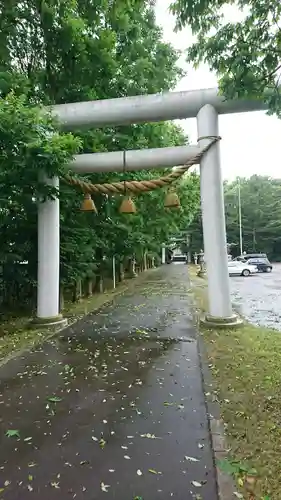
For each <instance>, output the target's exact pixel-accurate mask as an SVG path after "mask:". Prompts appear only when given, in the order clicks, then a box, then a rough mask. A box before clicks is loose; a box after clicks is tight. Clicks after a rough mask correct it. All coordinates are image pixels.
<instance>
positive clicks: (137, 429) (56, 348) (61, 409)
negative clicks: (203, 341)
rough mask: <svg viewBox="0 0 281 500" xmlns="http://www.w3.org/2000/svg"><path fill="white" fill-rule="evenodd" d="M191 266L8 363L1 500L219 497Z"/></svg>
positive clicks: (158, 273) (160, 274)
mask: <svg viewBox="0 0 281 500" xmlns="http://www.w3.org/2000/svg"><path fill="white" fill-rule="evenodd" d="M188 290H189V284H188V276H187V266H185V265H181V266H163V268H160V269H157V270H155V271H153V272H152V274H149V273H148V275H147V279H145V280H144V282H142V283H141V284H139V285H137V284H136V285H135V287H134V290H133V291H127V292H126V293H125V294H124V295H122V296H119V297H118V298H116V299H115V300H114V302H113V303H112V304H109V305H106V306H104V307H103V308H102V309H101V310H100V311H99V312H96V313H93V314H90V315H88V316H86V317H85V318H83V319H82V320H81V321H78V322H77V323H76V324H74V325H73V326H70V327H69V328H67V329H65V330H64V331H63V333H62V334H61V336H60V337H55V338H54V339H52V340H51V341H49V342H46V343H45V344H43V345H42V346H41V347H38V348H36V349H34V350H33V351H32V352H30V353H27V354H24V355H22V356H20V357H18V358H16V359H14V360H12V361H10V362H9V363H7V364H6V365H5V366H3V367H2V368H0V405H1V406H0V447H1V453H0V471H1V474H0V493H1V495H0V498H1V500H2V499H3V500H30V499H32V498H34V499H37V500H39V499H40V500H56V499H59V500H68V499H70V500H71V499H75V500H100V499H103V498H105V499H107V500H133V499H134V500H136V499H138V500H157V499H158V498H159V499H163V500H168V499H169V498H173V499H175V500H176V499H178V500H194V499H197V498H200V499H202V500H217V499H218V496H217V485H216V476H215V467H214V462H213V452H212V449H211V440H210V435H209V424H208V418H207V409H206V405H205V397H204V393H203V387H202V378H201V364H200V358H199V353H198V348H197V347H198V346H197V335H196V331H195V329H194V326H193V312H192V305H191V303H190V301H191V299H190V295H189V294H188Z"/></svg>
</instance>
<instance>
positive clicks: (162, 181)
mask: <svg viewBox="0 0 281 500" xmlns="http://www.w3.org/2000/svg"><path fill="white" fill-rule="evenodd" d="M201 139H210V142H209V143H208V144H207V145H206V146H205V147H204V148H203V149H202V150H201V151H200V153H197V154H196V155H195V156H194V157H193V158H191V159H190V160H188V161H187V162H186V163H185V164H184V165H183V166H181V167H178V168H177V169H175V170H174V171H173V172H171V173H170V174H168V175H166V176H163V177H159V178H158V179H150V180H143V181H133V180H132V181H130V180H128V181H121V182H111V183H104V184H92V183H91V182H86V181H83V180H81V179H78V178H76V177H72V176H70V175H66V176H64V180H65V181H66V182H67V183H68V184H71V185H72V186H77V187H79V188H80V189H81V190H82V191H83V192H84V193H87V194H96V193H101V194H107V195H110V194H124V193H125V192H131V193H134V194H141V193H145V192H148V191H154V190H155V189H159V188H160V189H161V188H164V187H168V186H170V185H171V184H173V183H174V182H175V181H176V180H178V179H179V178H181V177H182V176H183V175H184V174H185V172H187V170H188V169H189V168H190V167H192V166H193V165H196V164H197V163H200V160H201V159H202V157H203V156H204V154H205V153H206V152H207V151H208V150H209V149H210V148H211V147H212V146H213V145H214V144H215V143H217V142H218V141H219V140H220V139H221V137H219V136H206V137H200V138H199V139H198V141H199V140H201Z"/></svg>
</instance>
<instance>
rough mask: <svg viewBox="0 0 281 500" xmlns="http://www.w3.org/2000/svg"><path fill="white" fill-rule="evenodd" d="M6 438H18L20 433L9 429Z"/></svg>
mask: <svg viewBox="0 0 281 500" xmlns="http://www.w3.org/2000/svg"><path fill="white" fill-rule="evenodd" d="M6 436H7V437H8V438H10V437H18V438H19V437H20V431H19V430H16V429H9V430H8V431H7V432H6Z"/></svg>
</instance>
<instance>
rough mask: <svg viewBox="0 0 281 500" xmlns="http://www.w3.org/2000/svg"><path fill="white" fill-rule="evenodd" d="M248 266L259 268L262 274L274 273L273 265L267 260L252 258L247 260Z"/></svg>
mask: <svg viewBox="0 0 281 500" xmlns="http://www.w3.org/2000/svg"><path fill="white" fill-rule="evenodd" d="M247 264H250V265H252V266H256V267H257V268H258V271H259V272H260V273H271V271H272V264H271V263H270V262H269V260H268V259H267V258H266V257H265V258H261V257H259V258H252V259H248V260H247Z"/></svg>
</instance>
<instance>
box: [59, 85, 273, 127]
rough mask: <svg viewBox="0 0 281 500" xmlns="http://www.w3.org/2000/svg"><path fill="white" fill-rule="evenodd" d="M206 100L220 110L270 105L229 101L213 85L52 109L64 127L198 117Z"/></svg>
mask: <svg viewBox="0 0 281 500" xmlns="http://www.w3.org/2000/svg"><path fill="white" fill-rule="evenodd" d="M205 104H211V105H212V106H213V107H214V108H215V109H216V111H217V113H218V114H227V113H244V112H247V111H261V110H266V109H267V106H266V104H265V103H264V102H262V101H259V100H254V99H237V100H231V101H227V100H226V99H225V98H224V97H223V96H221V95H219V93H218V89H216V88H209V89H203V90H188V91H184V92H164V93H162V94H150V95H141V96H133V97H119V98H116V99H103V100H98V101H86V102H76V103H69V104H59V105H56V106H53V107H52V108H51V110H52V113H53V115H54V116H56V117H57V118H58V119H59V121H60V122H61V124H62V128H64V129H69V130H70V129H75V128H83V127H85V128H87V127H88V128H89V127H106V126H116V125H129V124H132V123H143V122H159V121H164V120H174V119H184V118H194V117H196V116H197V114H198V112H199V110H200V109H201V108H202V107H203V106H204V105H205Z"/></svg>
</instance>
